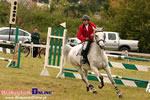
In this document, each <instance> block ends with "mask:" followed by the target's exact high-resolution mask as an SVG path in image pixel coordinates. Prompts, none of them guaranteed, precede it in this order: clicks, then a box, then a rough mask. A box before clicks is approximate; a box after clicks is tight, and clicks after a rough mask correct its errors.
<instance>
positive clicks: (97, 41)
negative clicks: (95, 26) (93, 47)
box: [95, 31, 105, 49]
mask: <svg viewBox="0 0 150 100" xmlns="http://www.w3.org/2000/svg"><path fill="white" fill-rule="evenodd" d="M97 32H103V31H95V33H97ZM95 40H96V43H97V45H98V46H99V47H100V48H101V49H104V47H102V46H101V45H99V42H100V41H102V42H105V40H104V39H100V40H97V38H96V36H95Z"/></svg>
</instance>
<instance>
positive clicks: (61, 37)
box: [40, 27, 150, 91]
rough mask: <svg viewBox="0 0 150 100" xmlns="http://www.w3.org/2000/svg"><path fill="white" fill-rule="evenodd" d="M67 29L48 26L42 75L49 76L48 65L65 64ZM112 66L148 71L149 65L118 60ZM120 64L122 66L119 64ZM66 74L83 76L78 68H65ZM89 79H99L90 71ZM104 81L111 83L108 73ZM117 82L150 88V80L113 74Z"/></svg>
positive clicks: (74, 76) (68, 75) (56, 66)
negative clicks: (118, 61) (64, 48)
mask: <svg viewBox="0 0 150 100" xmlns="http://www.w3.org/2000/svg"><path fill="white" fill-rule="evenodd" d="M66 32H67V30H66V29H63V28H51V27H49V28H48V34H47V44H46V55H45V63H44V68H43V70H42V72H41V74H40V75H41V76H49V72H48V70H47V68H48V67H50V68H57V69H60V67H61V66H63V49H62V48H63V47H64V45H65V38H66ZM109 65H110V67H116V66H117V67H118V68H124V69H132V70H137V71H148V69H147V67H142V68H141V66H135V65H132V64H130V65H125V64H122V63H121V64H118V63H116V62H109ZM119 65H120V66H119ZM64 70H65V72H64V76H65V77H70V78H77V79H81V76H80V75H79V74H78V73H76V72H78V71H77V70H76V69H70V68H64ZM89 74H91V75H88V80H92V81H99V80H98V78H97V77H96V76H94V73H93V72H89ZM103 76H104V77H105V78H104V81H105V82H106V83H110V81H109V79H108V78H107V75H106V74H103ZM112 76H113V78H114V81H115V82H116V84H120V85H125V86H133V87H140V88H147V89H146V90H147V91H150V89H149V81H147V80H140V79H134V78H129V77H122V76H117V75H112Z"/></svg>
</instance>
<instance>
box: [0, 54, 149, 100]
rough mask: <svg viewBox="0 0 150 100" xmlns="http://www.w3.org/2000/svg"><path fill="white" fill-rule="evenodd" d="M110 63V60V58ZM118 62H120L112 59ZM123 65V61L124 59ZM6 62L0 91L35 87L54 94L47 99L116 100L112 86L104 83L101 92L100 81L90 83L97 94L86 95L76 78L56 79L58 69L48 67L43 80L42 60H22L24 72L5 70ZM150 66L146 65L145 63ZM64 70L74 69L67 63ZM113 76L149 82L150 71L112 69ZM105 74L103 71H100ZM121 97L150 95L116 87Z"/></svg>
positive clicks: (0, 99) (131, 99)
mask: <svg viewBox="0 0 150 100" xmlns="http://www.w3.org/2000/svg"><path fill="white" fill-rule="evenodd" d="M0 56H1V57H6V58H12V55H10V54H2V53H0ZM111 60H112V59H111ZM113 61H117V62H120V61H121V60H118V59H113ZM123 61H124V62H126V61H125V60H123ZM132 63H136V64H143V62H137V61H132ZM7 64H8V63H7V62H5V61H2V60H0V90H10V91H20V90H22V91H31V90H32V88H38V89H39V90H41V91H52V92H53V94H52V95H50V96H47V100H119V98H118V96H117V94H116V93H115V90H114V88H113V86H112V85H111V84H107V83H106V84H105V86H104V88H103V89H98V88H97V85H98V84H99V82H93V81H90V83H91V84H93V85H94V86H95V88H96V89H97V92H98V94H92V93H90V92H86V88H85V84H84V83H83V82H82V80H78V79H71V78H66V79H56V78H55V76H56V75H57V73H58V71H59V70H58V69H53V68H48V71H49V73H50V76H48V77H42V76H40V72H41V71H42V69H43V65H44V58H42V59H40V58H35V59H33V58H31V57H27V58H25V57H22V58H21V67H22V68H23V69H13V68H6V65H7ZM144 64H145V65H150V64H149V63H144ZM66 67H70V68H73V66H72V65H70V64H67V65H66ZM111 70H112V74H114V75H120V76H126V77H132V78H139V79H145V80H150V77H149V76H150V73H149V72H142V71H131V70H125V69H118V68H111ZM100 72H104V71H100ZM118 87H119V89H120V90H121V92H122V93H123V95H124V98H123V99H122V100H149V99H150V94H149V93H146V92H145V89H143V88H135V87H128V86H122V85H118ZM5 97H6V96H4V95H1V94H0V100H5Z"/></svg>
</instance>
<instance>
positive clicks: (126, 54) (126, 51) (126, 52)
mask: <svg viewBox="0 0 150 100" xmlns="http://www.w3.org/2000/svg"><path fill="white" fill-rule="evenodd" d="M125 56H129V54H128V50H125ZM126 61H127V63H128V64H129V63H130V61H129V59H127V60H126Z"/></svg>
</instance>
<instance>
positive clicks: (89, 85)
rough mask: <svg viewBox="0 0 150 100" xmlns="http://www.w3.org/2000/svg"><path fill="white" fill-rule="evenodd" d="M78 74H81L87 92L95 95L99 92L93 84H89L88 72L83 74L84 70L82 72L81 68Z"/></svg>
mask: <svg viewBox="0 0 150 100" xmlns="http://www.w3.org/2000/svg"><path fill="white" fill-rule="evenodd" d="M78 72H79V73H80V75H81V77H82V80H83V82H84V83H85V84H86V88H87V91H89V90H91V91H92V92H93V93H97V91H96V89H95V88H94V86H93V85H91V84H90V83H89V82H88V79H87V77H86V74H87V72H86V71H85V72H83V70H82V69H81V68H78Z"/></svg>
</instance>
